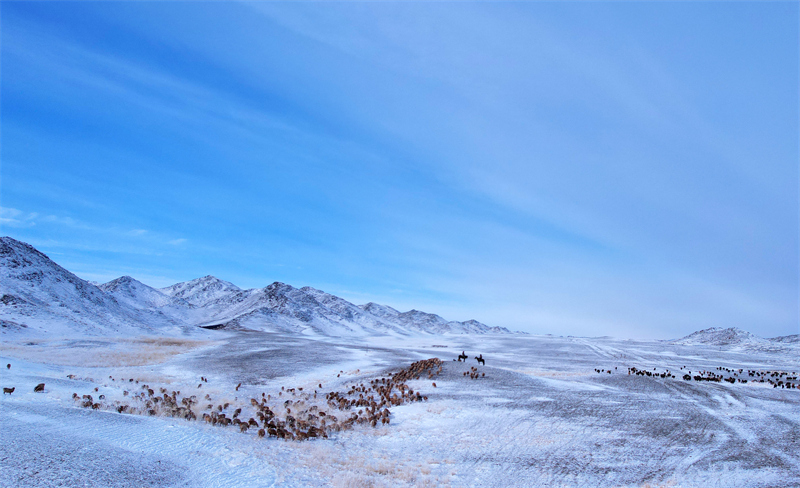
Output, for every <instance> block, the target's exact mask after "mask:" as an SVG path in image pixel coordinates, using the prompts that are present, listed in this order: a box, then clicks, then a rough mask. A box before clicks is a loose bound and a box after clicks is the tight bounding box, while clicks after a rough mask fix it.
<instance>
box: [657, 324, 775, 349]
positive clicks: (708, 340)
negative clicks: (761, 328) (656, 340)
mask: <svg viewBox="0 0 800 488" xmlns="http://www.w3.org/2000/svg"><path fill="white" fill-rule="evenodd" d="M673 342H674V343H675V344H682V345H687V346H689V345H696V344H707V345H712V346H730V345H744V344H751V343H759V342H764V339H762V338H760V337H756V336H754V335H753V334H751V333H749V332H747V331H744V330H742V329H737V328H736V327H730V328H727V329H723V328H722V327H711V328H709V329H703V330H699V331H697V332H694V333H692V334H689V335H688V336H686V337H683V338H681V339H678V340H676V341H673Z"/></svg>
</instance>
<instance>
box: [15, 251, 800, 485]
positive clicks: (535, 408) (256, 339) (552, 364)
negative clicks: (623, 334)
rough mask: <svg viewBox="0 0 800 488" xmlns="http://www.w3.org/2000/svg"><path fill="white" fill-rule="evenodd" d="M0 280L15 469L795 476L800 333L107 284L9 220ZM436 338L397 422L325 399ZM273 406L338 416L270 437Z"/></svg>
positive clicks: (247, 480) (394, 411) (285, 480)
mask: <svg viewBox="0 0 800 488" xmlns="http://www.w3.org/2000/svg"><path fill="white" fill-rule="evenodd" d="M0 292H1V293H0V337H1V339H2V340H0V384H1V385H2V387H3V388H4V389H5V388H8V389H11V388H13V391H12V392H11V393H4V394H3V395H2V398H0V487H2V488H18V487H19V488H25V487H31V488H40V487H56V486H59V487H100V488H104V487H115V488H116V487H131V488H139V487H159V488H165V487H201V488H205V487H207V488H217V487H218V488H227V487H248V488H249V487H269V486H336V487H360V486H386V487H395V486H476V487H484V486H486V487H508V486H514V487H517V486H531V487H538V486H541V487H560V486H565V487H566V486H570V487H572V486H575V487H578V486H581V487H582V486H597V487H620V486H624V487H647V486H649V487H655V486H685V487H789V486H800V481H798V480H800V389H797V388H796V386H798V384H800V383H799V382H798V380H797V377H798V375H797V373H798V372H800V342H799V339H800V338H799V337H798V335H792V336H785V337H778V338H772V339H764V338H760V337H756V336H754V335H752V334H750V333H748V332H745V331H742V330H738V329H706V330H703V331H699V332H697V333H694V334H692V335H690V336H687V337H685V338H683V339H680V340H675V341H630V340H618V339H611V338H578V337H555V336H536V335H529V334H521V333H512V332H510V331H508V330H506V329H503V328H501V327H490V326H487V325H485V324H481V323H480V322H477V321H474V320H467V321H464V322H459V321H452V320H446V319H444V318H442V317H440V316H438V315H436V314H432V313H426V312H421V311H418V310H410V311H407V312H400V311H398V310H395V309H393V308H391V307H389V306H386V305H379V304H374V303H368V304H365V305H355V304H352V303H350V302H348V301H346V300H344V299H341V298H339V297H336V296H334V295H331V294H328V293H325V292H323V291H321V290H316V289H314V288H310V287H303V288H295V287H292V286H290V285H287V284H284V283H278V282H276V283H273V284H271V285H269V286H266V287H264V288H261V289H251V290H242V289H240V288H239V287H237V286H236V285H234V284H232V283H229V282H226V281H223V280H220V279H218V278H215V277H213V276H206V277H203V278H198V279H195V280H191V281H188V282H184V283H177V284H175V285H173V286H170V287H167V288H162V289H158V290H157V289H154V288H151V287H149V286H147V285H145V284H144V283H141V282H139V281H137V280H135V279H134V278H131V277H127V276H124V277H120V278H118V279H116V280H113V281H111V282H109V283H106V284H100V285H97V284H93V283H90V282H87V281H85V280H83V279H81V278H79V277H78V276H76V275H75V274H73V273H71V272H69V271H68V270H66V269H64V268H63V267H61V266H59V265H58V264H56V263H55V262H53V261H52V260H51V259H50V258H49V257H47V256H46V255H45V254H43V253H41V252H40V251H38V250H36V249H35V248H33V247H32V246H30V245H28V244H25V243H23V242H20V241H17V240H14V239H12V238H10V237H1V238H0ZM204 326H209V327H210V328H206V327H204ZM462 351H465V352H466V354H467V356H468V357H467V361H466V362H460V361H456V360H455V359H456V357H457V356H458V355H459V354H460V353H461V352H462ZM479 355H482V357H483V358H485V360H486V361H485V365H483V364H479V363H478V361H477V360H476V359H475V357H476V356H479ZM430 358H439V359H440V360H442V363H441V364H440V363H438V362H437V363H435V364H437V365H439V364H440V366H441V368H440V369H441V371H439V370H438V369H437V370H433V369H431V370H429V371H428V372H427V376H426V374H422V375H421V376H419V378H418V379H410V380H402V381H403V382H404V383H406V384H407V386H408V388H409V389H413V390H414V391H415V392H416V393H417V394H418V395H419V397H418V398H420V399H421V401H412V400H408V401H405V400H404V401H400V402H398V403H394V401H392V403H391V406H390V407H389V410H390V412H389V411H383V410H384V407H381V416H380V417H379V419H380V420H381V421H380V422H377V420H378V417H374V416H375V411H374V409H373V410H372V413H369V412H366V413H365V415H363V416H361V417H360V418H361V419H362V420H365V422H364V423H355V422H353V423H351V424H347V422H348V420H347V418H348V417H350V416H352V414H353V413H354V412H355V411H356V409H358V410H367V408H363V409H362V408H361V407H359V406H357V407H353V405H352V404H349V405H343V404H342V403H341V402H338V401H333V400H331V399H330V396H329V395H330V394H333V393H337V394H342V395H350V396H348V398H350V399H352V400H353V401H355V400H356V398H358V397H360V396H362V392H363V394H364V395H366V394H368V393H367V391H365V389H366V388H372V387H370V386H369V385H371V384H372V385H377V384H375V383H370V382H371V381H374V380H379V381H381V383H380V385H385V384H386V383H384V381H388V378H389V377H390V375H393V374H396V373H398V372H400V371H403V370H408V369H409V368H410V366H411V365H412V363H415V362H418V361H421V360H427V359H430ZM630 368H636V370H633V369H630ZM720 368H724V370H723V369H720ZM739 370H741V371H739ZM645 371H646V372H647V374H644V372H645ZM630 373H634V374H630ZM635 373H638V374H635ZM668 373H669V374H668ZM687 374H688V375H690V379H689V380H686V379H684V375H687ZM734 374H736V375H738V376H737V377H736V379H735V380H734V379H733V378H732V377H731V375H734ZM693 375H701V376H703V377H704V378H705V379H708V378H713V379H715V380H716V381H706V380H703V381H697V380H695V379H691V376H693ZM714 375H717V376H716V377H715V376H714ZM722 376H727V377H728V379H730V380H731V381H732V382H726V381H722ZM745 379H746V380H748V381H747V382H746V383H745V382H743V380H745ZM756 380H758V381H756ZM392 381H393V382H394V379H393V380H392ZM41 383H44V387H43V391H41V392H34V388H35V387H36V386H37V385H39V384H41ZM399 383H400V381H399V380H398V382H394V383H392V384H393V385H394V386H393V388H394V387H398V388H399ZM779 383H780V384H779ZM361 385H367V387H366V388H361V389H360V390H359V389H358V388H360V386H361ZM790 385H791V386H792V387H791V388H789V386H790ZM778 386H780V388H779V387H778ZM376 389H377V386H376ZM390 391H392V390H390ZM397 391H398V389H395V390H394V392H397ZM400 393H402V395H403V396H404V397H405V395H406V393H408V397H409V398H411V399H413V398H417V396H416V395H414V396H413V397H412V396H411V392H410V391H408V390H402V389H400ZM89 396H91V398H89ZM422 397H424V398H422ZM186 402H189V403H186ZM383 404H384V405H386V403H385V402H383ZM266 406H268V407H269V409H270V411H271V412H272V413H271V414H270V415H272V414H274V417H275V419H276V422H277V424H278V426H279V427H281V428H282V424H283V423H284V422H285V423H286V424H287V425H289V426H290V427H291V425H290V423H291V422H294V420H292V421H291V422H290V420H289V416H290V415H291V416H292V417H293V418H294V417H295V416H296V417H297V418H298V419H300V420H302V421H303V422H305V421H306V420H303V419H307V420H308V422H310V423H311V424H312V425H316V426H319V427H321V428H322V429H323V431H321V432H322V433H323V434H324V433H325V430H324V429H327V438H325V437H323V436H321V435H317V436H316V437H314V438H311V439H309V440H305V441H302V442H301V441H297V440H285V439H281V438H279V437H280V436H279V435H278V434H280V432H278V431H277V430H276V434H275V435H273V434H272V433H269V435H264V436H263V437H260V436H259V435H258V434H257V429H258V428H259V427H261V428H267V427H269V424H268V423H267V421H266V420H265V419H264V418H261V417H258V414H259V413H262V414H264V412H265V410H264V407H266ZM362 406H363V405H362ZM239 409H241V411H239V412H238V413H237V410H239ZM290 409H294V410H295V411H294V412H290ZM323 410H324V411H325V412H326V414H325V415H324V416H323ZM176 413H180V416H182V417H184V418H180V417H176V416H175V414H176ZM212 414H213V415H212ZM223 414H225V415H226V417H225V419H226V421H223V422H218V420H219V418H222V417H221V416H222V415H223ZM238 414H241V419H238V418H236V415H238ZM312 414H313V416H314V418H313V419H312V418H311V417H309V416H310V415H312ZM359 415H360V414H359ZM303 416H305V417H303ZM370 416H373V418H374V419H375V420H376V422H375V426H371V425H370V423H369V420H368V417H370ZM186 417H188V418H189V420H186V419H185V418H186ZM248 417H252V418H253V421H254V422H255V423H256V424H258V427H255V428H252V429H250V428H247V429H246V430H245V428H242V427H241V426H238V427H239V428H236V427H234V426H233V425H235V424H236V422H237V421H238V422H242V421H245V419H248ZM255 417H258V418H259V421H260V422H261V423H260V424H259V423H258V422H259V421H256V420H255ZM333 417H337V419H334V418H333ZM231 419H235V420H231ZM387 419H388V421H389V423H388V424H387V423H385V420H387ZM323 420H324V421H325V422H328V421H329V422H330V423H327V424H323ZM228 421H231V424H232V425H229V426H222V424H225V423H227V422H228ZM248 425H252V424H249V423H248ZM342 425H346V426H347V428H344V429H343V430H339V429H338V427H339V426H342ZM350 427H352V428H350ZM292 429H294V427H292ZM241 430H245V431H244V432H242V431H241ZM266 430H269V429H266ZM293 432H294V434H293V435H297V436H300V434H302V433H303V432H306V433H310V432H312V430H311V429H310V428H308V427H302V428H298V429H294V430H293Z"/></svg>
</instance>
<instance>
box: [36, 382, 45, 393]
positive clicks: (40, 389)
mask: <svg viewBox="0 0 800 488" xmlns="http://www.w3.org/2000/svg"><path fill="white" fill-rule="evenodd" d="M43 391H44V383H39V384H38V385H36V386H35V387H34V388H33V392H34V393H41V392H43Z"/></svg>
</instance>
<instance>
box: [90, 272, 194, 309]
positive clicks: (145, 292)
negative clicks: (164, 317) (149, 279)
mask: <svg viewBox="0 0 800 488" xmlns="http://www.w3.org/2000/svg"><path fill="white" fill-rule="evenodd" d="M97 287H98V288H100V289H101V290H103V291H104V292H106V293H108V294H110V295H112V296H113V297H114V298H116V299H117V301H119V302H124V303H127V304H128V305H130V306H132V307H134V308H147V309H153V308H161V307H168V306H172V307H190V308H191V307H192V305H191V304H190V303H188V302H187V301H186V300H183V299H181V298H177V297H172V296H170V295H168V294H166V293H164V292H162V291H160V290H156V289H155V288H152V287H150V286H147V285H145V284H144V283H142V282H141V281H138V280H135V279H134V278H131V277H130V276H122V277H120V278H117V279H116V280H113V281H109V282H108V283H104V284H102V285H97Z"/></svg>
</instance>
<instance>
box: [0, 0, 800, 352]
mask: <svg viewBox="0 0 800 488" xmlns="http://www.w3.org/2000/svg"><path fill="white" fill-rule="evenodd" d="M0 14H1V15H2V17H1V18H0V19H1V20H0V22H1V23H2V33H1V34H0V35H1V36H2V39H1V40H2V47H1V49H2V52H1V54H2V66H1V68H2V72H0V83H1V85H0V90H1V93H0V94H1V95H2V106H1V107H0V109H1V111H2V113H1V115H2V148H1V150H2V166H0V177H2V180H0V182H1V185H2V186H1V187H0V189H1V190H2V193H1V194H0V206H2V211H1V212H2V214H0V219H2V220H1V221H0V222H1V223H2V233H3V235H10V236H12V237H15V238H17V239H20V240H23V241H26V242H29V243H31V244H33V245H34V246H36V247H38V248H39V249H40V250H42V251H44V252H46V253H47V254H48V255H50V257H51V258H53V259H54V260H55V261H56V262H58V263H59V264H62V265H63V266H65V267H66V268H67V269H70V270H71V271H73V272H75V273H77V274H78V275H79V276H81V277H84V278H87V279H92V280H97V281H107V280H110V279H113V278H115V277H117V276H120V275H123V274H128V275H131V276H134V277H136V278H138V279H140V280H141V281H143V282H145V283H147V284H150V285H152V286H166V285H169V284H172V283H174V282H178V281H185V280H189V279H193V278H196V277H199V276H203V275H207V274H213V275H215V276H218V277H220V278H223V279H226V280H229V281H232V282H234V283H236V284H238V285H239V286H242V287H262V286H266V285H268V284H269V283H271V282H273V281H283V282H287V283H290V284H292V285H295V286H304V285H311V286H314V287H316V288H320V289H323V290H325V291H328V292H331V293H334V294H337V295H339V296H342V297H344V298H346V299H349V300H351V301H353V302H355V303H365V302H367V301H376V302H379V303H385V304H388V305H391V306H394V307H395V308H398V309H400V310H408V309H411V308H416V309H421V310H426V311H431V312H435V313H439V314H440V315H442V316H444V317H446V318H448V319H456V320H466V319H470V318H475V319H477V320H480V321H482V322H485V323H487V324H489V325H501V326H506V327H509V328H512V329H517V330H526V331H529V332H533V333H552V334H559V335H562V334H563V335H567V334H572V335H591V336H597V335H613V336H618V337H633V338H672V337H678V336H682V335H685V334H687V333H689V332H692V331H694V330H697V329H701V328H706V327H712V326H719V327H729V326H736V327H741V328H744V329H746V330H749V331H751V332H754V333H756V334H758V335H762V336H767V337H771V336H777V335H785V334H793V333H798V322H799V321H800V319H799V317H798V314H799V313H800V312H799V310H800V304H799V303H798V301H799V299H798V295H800V284H799V282H798V269H800V263H799V262H798V255H799V254H800V252H799V249H800V243H799V242H798V235H799V234H800V230H799V229H798V221H799V220H800V218H799V214H798V201H799V197H798V182H799V181H800V174H799V173H798V160H799V159H800V154H798V147H799V145H800V142H799V140H798V133H800V127H798V120H799V119H800V112H799V110H800V109H799V108H798V107H799V105H800V103H799V102H798V83H799V80H798V72H800V66H799V65H798V17H799V16H798V4H797V2H729V3H726V2H643V3H634V2H609V3H605V2H589V3H583V2H569V3H556V2H524V3H482V4H479V3H450V2H433V3H424V2H397V3H393V2H385V3H369V2H342V3H314V2H302V3H280V2H256V3H216V2H197V3H194V2H174V3H162V2H108V3H100V2H54V3H48V2H2V4H0Z"/></svg>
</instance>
